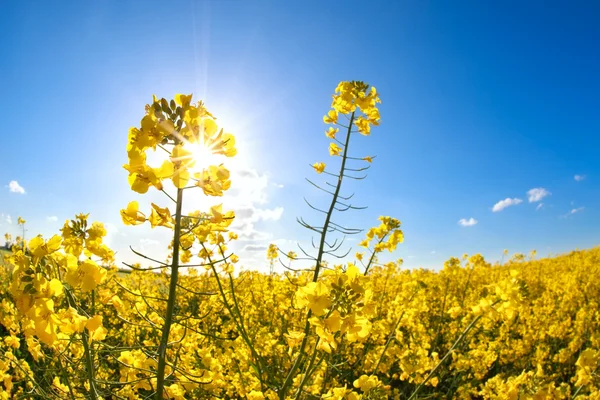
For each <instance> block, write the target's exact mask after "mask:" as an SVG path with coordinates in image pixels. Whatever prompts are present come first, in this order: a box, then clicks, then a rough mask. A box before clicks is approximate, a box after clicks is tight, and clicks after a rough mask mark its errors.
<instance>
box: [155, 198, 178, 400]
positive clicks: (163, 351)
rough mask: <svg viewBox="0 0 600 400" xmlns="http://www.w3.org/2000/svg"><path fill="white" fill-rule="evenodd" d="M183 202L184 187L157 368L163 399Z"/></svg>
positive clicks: (159, 394)
mask: <svg viewBox="0 0 600 400" xmlns="http://www.w3.org/2000/svg"><path fill="white" fill-rule="evenodd" d="M182 204H183V189H177V206H176V210H175V232H174V234H173V263H172V264H171V281H170V283H169V297H168V300H167V315H165V323H164V325H163V329H162V336H161V338H160V344H159V345H158V368H157V370H156V374H157V377H156V400H163V392H164V390H165V367H166V365H167V346H168V344H169V332H170V331H171V324H172V323H173V313H174V309H175V300H176V297H177V280H178V278H179V245H180V239H181V238H180V235H181V206H182Z"/></svg>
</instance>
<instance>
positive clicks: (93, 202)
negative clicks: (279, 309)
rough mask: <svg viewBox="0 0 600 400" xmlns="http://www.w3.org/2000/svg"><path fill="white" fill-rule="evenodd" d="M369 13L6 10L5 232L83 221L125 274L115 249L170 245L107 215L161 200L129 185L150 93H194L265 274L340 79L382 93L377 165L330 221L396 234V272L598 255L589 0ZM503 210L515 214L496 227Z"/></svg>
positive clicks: (307, 7)
mask: <svg viewBox="0 0 600 400" xmlns="http://www.w3.org/2000/svg"><path fill="white" fill-rule="evenodd" d="M371 3H372V4H368V3H365V2H357V3H354V4H352V3H351V2H275V1H273V2H243V1H239V2H237V1H220V2H216V1H215V2H191V1H185V2H170V3H169V7H168V8H167V7H165V4H167V3H165V2H153V1H146V2H143V3H135V2H127V3H126V4H125V2H119V1H99V2H60V3H59V4H52V5H50V4H46V3H36V2H12V4H11V3H9V2H3V3H2V4H1V5H0V15H1V16H0V20H1V22H2V23H1V24H0V34H1V35H2V37H3V38H4V40H2V41H0V54H2V57H0V74H1V76H2V79H0V93H1V94H2V96H1V97H0V109H1V110H2V112H3V115H4V117H5V123H4V124H3V127H2V128H1V129H2V134H1V137H2V145H3V146H2V153H1V156H0V184H1V185H0V216H1V218H0V219H1V221H0V231H1V232H4V231H8V232H11V233H13V234H17V233H18V229H17V227H16V217H17V216H18V215H21V216H23V217H24V218H25V219H26V220H27V221H28V222H27V229H28V235H32V234H34V233H43V234H44V235H50V234H52V233H54V232H57V231H58V229H59V228H60V226H61V225H62V223H63V222H64V220H65V219H67V218H71V217H72V216H73V215H74V214H76V213H79V212H90V213H91V217H90V218H92V219H93V220H100V221H103V222H105V223H106V224H107V226H108V227H109V236H110V238H109V242H110V244H111V246H112V247H113V248H115V249H116V250H117V251H118V254H119V259H121V260H132V258H131V254H130V253H129V251H128V250H127V246H128V245H129V244H131V245H133V247H135V248H138V249H142V250H145V251H148V252H150V253H152V252H158V251H159V250H157V249H158V248H159V246H158V243H159V242H163V243H164V240H166V238H167V237H168V234H167V233H166V232H159V231H157V230H154V231H152V230H151V229H150V228H149V227H148V228H140V227H124V226H123V224H122V222H121V220H120V217H119V209H120V208H123V207H125V205H126V204H127V203H128V202H129V201H131V200H133V199H137V200H139V201H140V202H146V203H149V201H150V200H158V201H162V202H164V200H162V198H160V197H158V196H157V195H150V196H146V197H141V196H137V195H136V194H135V193H133V192H131V191H130V190H129V186H128V184H127V172H126V171H125V170H124V169H122V165H123V164H124V163H125V161H126V152H125V144H126V138H127V131H128V128H129V127H130V126H134V125H137V124H138V123H139V120H140V118H141V117H142V116H143V107H144V105H145V104H146V103H148V102H149V101H150V100H151V98H152V97H151V96H152V94H156V95H158V96H159V97H167V98H170V97H172V96H173V95H174V94H176V93H181V92H182V93H189V92H193V93H194V95H195V98H196V99H203V100H204V101H205V102H206V104H207V106H208V108H209V109H210V110H211V111H212V112H213V113H214V114H215V115H216V116H217V118H218V119H219V121H220V122H221V123H222V124H223V125H224V126H225V127H227V128H229V129H228V130H230V131H231V132H232V133H234V134H235V135H236V137H237V140H238V143H239V144H238V149H239V153H240V154H239V157H238V160H237V161H236V163H235V165H234V166H233V167H234V169H235V171H236V173H235V174H234V179H237V180H234V182H233V190H232V194H231V195H230V196H229V197H228V198H227V199H225V200H224V201H225V205H226V206H227V205H228V206H230V207H231V208H233V209H235V210H237V211H238V215H239V221H238V228H239V229H241V230H242V231H243V232H244V238H245V239H246V240H244V241H241V242H240V243H239V244H238V247H237V250H238V251H239V253H240V255H241V257H242V263H243V264H245V265H246V266H247V267H258V268H264V264H265V262H264V251H263V250H262V249H263V248H264V246H266V245H267V244H268V243H270V242H273V241H275V242H276V243H279V244H281V245H282V248H284V249H286V250H287V249H294V242H295V241H296V240H299V241H300V242H301V243H307V242H308V241H309V240H310V234H309V233H308V232H305V231H304V230H302V228H300V227H299V226H298V225H297V224H296V222H295V219H296V217H297V216H301V215H302V216H305V217H307V218H312V219H311V220H312V221H315V222H318V221H319V220H318V216H317V215H314V214H311V213H310V212H309V209H308V207H307V206H306V205H304V202H303V200H302V197H303V196H306V197H307V198H308V199H311V200H313V201H316V202H319V201H321V202H323V201H325V200H326V199H325V198H323V197H322V196H320V195H319V194H318V193H317V192H316V190H314V189H313V188H311V187H310V185H309V184H308V183H306V182H305V181H304V177H312V178H315V179H316V180H317V181H318V180H319V179H321V180H322V176H315V174H314V172H313V171H311V169H310V167H309V166H308V164H312V163H313V162H316V161H325V162H328V163H329V164H332V163H333V161H334V160H332V159H330V158H329V156H328V155H327V145H328V141H327V139H326V138H325V136H324V135H323V131H324V128H325V127H324V124H323V122H322V115H323V114H325V113H326V112H327V110H328V109H329V106H330V96H331V94H332V91H333V89H334V88H335V86H336V85H337V83H338V82H339V81H341V80H353V79H354V80H364V81H366V82H368V83H370V84H372V85H374V86H375V87H377V89H378V91H379V92H380V94H381V98H382V101H383V103H382V104H381V107H380V112H381V116H382V124H381V126H380V127H377V128H376V129H374V130H373V133H372V135H371V136H370V137H368V138H362V137H361V138H358V139H357V140H356V142H355V147H354V148H353V152H354V154H355V155H357V156H363V155H377V158H376V160H375V162H374V164H373V167H372V169H371V171H370V175H369V177H368V179H367V180H365V181H362V182H360V183H350V184H349V185H348V186H346V188H347V189H348V190H349V191H354V190H356V192H357V194H356V201H357V203H359V204H363V205H368V206H369V208H368V209H367V210H365V211H355V212H353V213H347V214H346V215H343V218H344V222H347V223H348V224H349V225H352V226H355V227H360V228H368V227H370V226H372V225H374V224H376V222H377V221H376V219H377V217H378V216H379V215H391V216H393V217H396V218H398V219H400V220H401V221H402V223H403V230H404V233H405V236H406V240H405V243H404V244H403V245H401V246H400V247H399V249H398V251H397V252H396V253H395V254H394V258H397V257H401V258H403V259H404V260H405V265H406V266H408V267H418V266H424V267H429V268H437V267H439V266H441V265H442V263H443V261H444V260H446V259H448V258H449V257H451V256H460V255H462V254H463V253H469V254H473V253H482V254H483V255H484V256H486V258H488V259H490V260H492V261H493V260H497V259H499V258H500V257H501V254H502V250H503V249H509V250H510V251H511V252H513V253H514V252H525V253H526V252H529V251H530V250H532V249H536V250H537V251H538V254H541V255H546V254H549V253H561V252H566V251H569V250H571V249H574V248H586V247H592V246H595V245H598V244H600V229H599V228H598V227H599V226H600V211H599V208H600V201H599V200H600V185H599V184H598V182H599V179H600V157H598V149H599V144H600V135H599V133H600V112H598V104H599V103H598V98H597V94H598V93H599V92H600V76H599V75H598V71H600V53H599V52H598V48H597V43H598V42H599V41H600V26H599V25H598V24H597V17H598V15H600V4H599V3H596V2H562V3H553V2H533V1H532V2H527V3H523V2H516V1H514V2H502V4H491V3H487V2H486V3H485V4H484V3H479V4H476V3H474V2H452V3H450V2H416V1H412V2H371ZM576 175H577V176H579V177H580V178H581V179H579V180H576V179H575V176H576ZM13 181H15V182H17V183H18V186H17V185H16V184H14V183H13V184H12V185H11V182H13ZM19 188H22V189H23V190H24V193H20V191H21V190H20V189H19ZM531 189H539V190H537V191H535V192H532V196H529V195H528V191H530V190H531ZM541 189H543V190H541ZM544 194H545V197H544ZM540 196H542V197H543V198H542V199H540V200H538V201H533V202H530V201H529V197H531V198H532V199H533V200H537V199H538V198H539V197H540ZM505 199H512V202H513V203H518V204H514V205H512V206H509V207H506V208H504V209H502V210H500V211H496V212H494V211H493V208H494V206H495V205H496V204H497V203H499V202H500V201H502V200H505ZM514 199H518V200H521V202H520V203H519V201H518V200H514ZM540 204H543V206H539V205H540ZM206 205H207V203H206V201H205V200H203V199H201V198H199V197H198V198H194V199H190V201H188V204H187V205H186V206H187V207H190V208H199V207H205V206H206ZM499 207H500V206H496V209H498V208H499ZM8 216H10V219H11V220H12V224H10V223H9V222H8V219H9V218H8ZM471 218H473V219H474V220H476V221H477V223H476V224H473V225H471V226H461V225H460V224H459V221H460V220H461V219H465V220H466V221H470V222H473V221H472V220H471ZM349 243H351V242H349Z"/></svg>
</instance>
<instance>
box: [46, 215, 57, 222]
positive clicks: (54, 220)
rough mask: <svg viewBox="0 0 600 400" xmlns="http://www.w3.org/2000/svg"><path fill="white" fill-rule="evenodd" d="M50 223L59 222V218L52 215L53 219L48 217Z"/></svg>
mask: <svg viewBox="0 0 600 400" xmlns="http://www.w3.org/2000/svg"><path fill="white" fill-rule="evenodd" d="M46 220H47V221H48V222H56V221H58V217H57V216H56V215H52V216H51V217H46Z"/></svg>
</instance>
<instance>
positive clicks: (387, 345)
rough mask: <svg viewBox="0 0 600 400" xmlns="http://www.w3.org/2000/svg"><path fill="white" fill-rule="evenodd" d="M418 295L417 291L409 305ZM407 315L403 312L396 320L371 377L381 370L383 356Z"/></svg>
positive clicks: (409, 300)
mask: <svg viewBox="0 0 600 400" xmlns="http://www.w3.org/2000/svg"><path fill="white" fill-rule="evenodd" d="M416 294H417V291H414V292H413V294H412V295H411V296H410V298H409V299H408V301H407V304H409V303H410V302H411V301H412V299H413V298H414V297H415V295H416ZM405 313H406V310H404V311H402V314H400V316H399V317H398V319H397V320H396V323H395V324H394V328H393V329H392V331H391V332H390V336H389V337H388V339H387V341H386V342H385V346H384V347H383V351H382V352H381V355H380V356H379V360H377V364H376V365H375V369H373V372H372V373H371V375H375V374H376V373H377V370H378V369H379V365H380V364H381V361H382V360H383V356H384V354H385V352H386V351H387V349H388V347H390V344H391V343H392V340H393V339H394V338H395V334H396V329H398V325H400V321H402V317H404V314H405Z"/></svg>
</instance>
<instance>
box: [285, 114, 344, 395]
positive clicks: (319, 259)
mask: <svg viewBox="0 0 600 400" xmlns="http://www.w3.org/2000/svg"><path fill="white" fill-rule="evenodd" d="M353 123H354V112H353V113H352V115H351V116H350V122H349V123H348V130H347V132H346V141H345V143H344V153H343V155H342V165H341V167H340V175H339V177H338V182H337V185H336V187H335V192H334V193H333V198H332V199H331V204H330V205H329V210H328V211H327V216H326V217H325V223H324V224H323V230H322V231H321V241H320V243H319V252H318V253H317V260H316V263H315V272H314V274H313V279H312V281H313V282H316V281H317V279H319V272H320V270H321V262H322V261H323V254H324V250H325V239H326V237H327V230H328V229H329V223H330V222H331V217H332V215H333V211H334V210H335V204H336V203H337V200H338V197H339V195H340V189H341V188H342V181H343V179H344V171H345V170H346V161H347V160H348V147H349V146H348V145H349V144H350V135H351V133H352V124H353ZM311 316H312V311H311V310H308V313H307V314H306V323H305V324H304V338H303V339H302V344H300V351H299V353H298V358H297V359H296V362H295V363H294V365H293V366H292V369H290V372H289V373H288V375H287V377H286V378H285V382H284V383H283V385H282V386H281V390H280V391H279V398H280V399H282V400H283V399H285V395H286V393H287V392H288V390H289V388H290V385H291V384H292V380H293V379H294V374H295V373H296V370H297V369H298V367H299V366H300V363H301V362H302V359H303V358H304V357H303V355H304V348H305V347H306V343H307V342H308V334H309V333H310V322H308V320H309V319H310V317H311Z"/></svg>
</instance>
